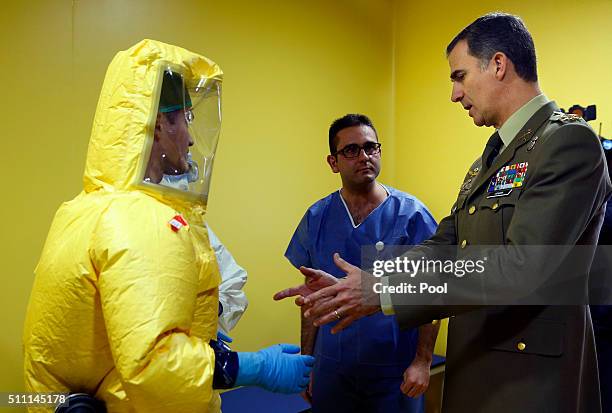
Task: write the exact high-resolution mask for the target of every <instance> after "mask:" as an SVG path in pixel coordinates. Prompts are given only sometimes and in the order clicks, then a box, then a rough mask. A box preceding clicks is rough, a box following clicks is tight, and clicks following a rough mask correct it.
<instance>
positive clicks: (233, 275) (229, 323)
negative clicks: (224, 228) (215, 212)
mask: <svg viewBox="0 0 612 413" xmlns="http://www.w3.org/2000/svg"><path fill="white" fill-rule="evenodd" d="M208 237H209V238H210V246H211V248H212V249H213V251H214V252H215V258H216V259H217V264H218V265H219V272H220V273H221V284H220V285H219V303H220V304H221V306H222V308H223V312H222V313H221V314H219V329H220V330H221V331H222V332H223V333H225V334H229V331H230V330H231V329H233V328H234V327H235V326H236V324H237V323H238V321H239V320H240V317H242V314H244V312H245V311H246V309H247V306H248V304H249V302H248V300H247V297H246V294H245V293H244V291H243V290H242V288H243V287H244V285H245V284H246V282H247V272H246V271H245V270H244V268H242V267H241V266H240V265H238V263H237V262H236V260H235V259H234V256H233V255H232V253H231V252H230V251H229V250H228V249H227V248H225V245H223V244H222V243H221V240H219V238H218V237H217V235H216V234H215V233H214V232H213V230H212V229H211V228H210V226H208Z"/></svg>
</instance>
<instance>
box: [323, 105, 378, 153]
mask: <svg viewBox="0 0 612 413" xmlns="http://www.w3.org/2000/svg"><path fill="white" fill-rule="evenodd" d="M361 125H365V126H369V127H370V128H372V130H373V131H374V135H376V140H378V132H376V128H375V127H374V125H373V124H372V121H371V120H370V118H368V117H367V116H366V115H362V114H360V113H349V114H348V115H344V116H342V117H341V118H339V119H336V120H335V121H333V122H332V124H331V126H330V127H329V153H331V154H332V155H334V154H335V153H336V150H337V149H338V139H337V136H336V135H338V132H340V131H341V130H342V129H346V128H350V127H351V126H361Z"/></svg>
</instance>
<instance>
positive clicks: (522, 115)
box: [497, 93, 550, 152]
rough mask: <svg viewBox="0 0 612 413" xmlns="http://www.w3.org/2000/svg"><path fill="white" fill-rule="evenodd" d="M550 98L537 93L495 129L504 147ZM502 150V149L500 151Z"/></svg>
mask: <svg viewBox="0 0 612 413" xmlns="http://www.w3.org/2000/svg"><path fill="white" fill-rule="evenodd" d="M548 102H550V100H549V99H548V98H547V97H546V95H544V94H543V93H542V94H539V95H538V96H536V97H534V98H533V99H531V100H530V101H529V102H527V103H525V104H524V105H523V106H521V107H520V108H519V109H518V110H517V111H516V112H514V113H513V114H512V115H511V116H510V117H509V118H508V120H507V121H506V122H504V124H503V125H502V127H501V128H499V129H498V130H497V132H498V133H499V137H500V138H501V140H502V142H504V146H503V147H504V149H505V148H507V147H508V146H509V145H510V143H511V142H512V140H513V139H514V138H515V137H516V136H517V135H518V133H519V131H520V130H521V128H522V127H523V126H525V124H526V123H527V122H528V121H529V119H531V117H532V116H533V115H535V113H536V112H537V111H538V110H540V108H541V107H542V106H544V105H546V104H547V103H548ZM501 152H503V149H502V151H501Z"/></svg>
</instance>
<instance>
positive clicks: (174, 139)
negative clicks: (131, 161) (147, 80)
mask: <svg viewBox="0 0 612 413" xmlns="http://www.w3.org/2000/svg"><path fill="white" fill-rule="evenodd" d="M220 127H221V81H220V80H218V79H210V78H204V77H202V78H199V79H192V80H187V79H185V78H184V77H183V75H181V74H180V73H178V72H177V71H173V70H172V69H171V68H166V69H165V70H164V72H163V80H162V85H161V92H160V98H159V107H158V112H157V118H156V123H155V130H154V138H153V144H152V147H151V156H150V159H149V163H148V166H147V169H146V172H145V177H144V181H145V182H146V183H147V184H157V185H160V186H162V187H163V188H164V189H168V190H170V191H172V190H177V191H181V192H182V193H187V194H190V195H192V196H195V197H197V198H199V199H204V201H206V200H207V199H208V192H209V189H210V182H211V175H212V167H213V161H214V157H215V151H216V149H217V142H218V139H219V130H220Z"/></svg>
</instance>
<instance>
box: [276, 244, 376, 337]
mask: <svg viewBox="0 0 612 413" xmlns="http://www.w3.org/2000/svg"><path fill="white" fill-rule="evenodd" d="M334 263H335V264H336V265H337V266H338V268H340V269H341V270H342V271H344V272H345V273H346V277H345V278H342V279H336V278H335V277H334V276H332V275H330V274H328V273H326V272H325V271H321V270H315V269H312V268H306V267H301V268H300V271H301V272H302V274H304V276H306V283H305V284H303V285H301V286H298V287H293V288H288V289H286V290H283V291H280V292H278V293H276V294H275V295H274V299H275V300H281V299H283V298H286V297H293V296H296V295H298V298H296V300H295V302H296V304H297V305H303V306H305V307H306V309H307V310H306V312H305V313H304V315H305V316H306V317H308V318H311V319H314V325H315V326H321V325H324V324H328V323H331V322H333V321H338V324H336V325H335V326H334V327H333V328H332V333H337V332H338V331H341V330H343V329H345V328H346V327H348V326H349V325H350V324H351V323H352V322H353V321H355V320H358V319H360V318H362V317H364V316H367V315H370V314H374V313H375V312H377V311H380V299H379V298H378V295H377V294H375V293H374V291H373V290H372V288H371V285H370V284H371V283H372V278H373V277H372V276H371V275H369V274H367V273H363V274H362V271H361V269H359V268H358V267H355V266H354V265H351V264H349V263H348V262H346V261H344V260H343V259H342V258H341V257H340V255H339V254H334ZM332 279H333V282H332ZM364 281H365V283H366V284H367V285H365V284H364Z"/></svg>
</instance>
